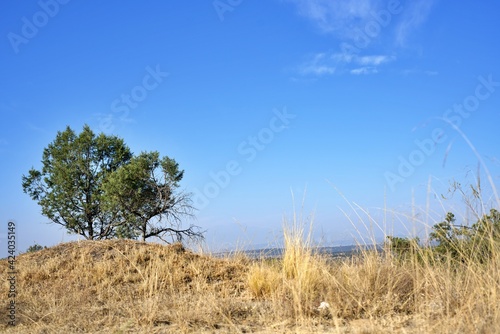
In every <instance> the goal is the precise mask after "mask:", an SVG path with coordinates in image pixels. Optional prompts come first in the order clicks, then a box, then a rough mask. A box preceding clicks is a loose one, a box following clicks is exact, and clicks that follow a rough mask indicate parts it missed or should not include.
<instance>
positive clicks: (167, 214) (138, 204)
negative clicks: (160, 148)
mask: <svg viewBox="0 0 500 334" xmlns="http://www.w3.org/2000/svg"><path fill="white" fill-rule="evenodd" d="M183 175H184V172H183V171H181V170H179V166H178V164H177V163H176V162H175V160H173V159H171V158H168V157H164V158H162V159H160V157H159V153H158V152H149V153H148V152H144V153H141V154H140V155H139V156H137V157H134V156H133V154H132V153H131V151H130V149H129V148H128V147H127V146H126V145H125V143H124V141H123V140H122V139H121V138H118V137H116V136H109V135H105V134H102V133H101V134H99V135H96V134H95V133H94V132H93V131H92V130H91V129H90V127H89V126H88V125H85V126H84V127H83V131H82V132H81V133H80V134H76V133H75V132H74V131H73V130H72V129H71V128H70V127H69V126H68V127H67V128H66V130H65V131H62V132H58V133H57V135H56V138H55V140H54V141H53V142H52V143H50V144H49V145H48V146H47V147H46V148H45V149H44V151H43V155H42V169H41V170H37V169H35V168H32V169H30V170H29V172H28V175H23V177H22V187H23V190H24V192H25V193H27V194H28V195H29V196H30V197H31V198H32V199H33V200H35V201H37V203H38V204H39V205H40V206H41V209H42V214H43V215H44V216H46V217H47V218H49V219H50V220H51V222H53V223H55V224H59V225H62V226H64V227H65V228H66V229H67V230H68V232H69V233H74V234H79V235H82V236H83V237H85V238H86V239H109V238H114V237H126V238H137V237H139V236H140V237H141V238H142V239H143V240H146V239H147V238H149V237H153V236H158V237H160V238H161V237H162V236H164V235H165V234H170V235H171V236H175V239H176V240H179V239H182V237H189V238H201V237H202V232H200V231H199V229H198V228H197V227H196V226H193V225H191V226H189V227H188V228H187V229H183V228H181V218H182V217H183V216H189V215H191V213H192V207H191V205H190V203H191V202H190V197H189V194H187V193H184V192H179V191H178V190H177V188H178V187H179V181H180V180H181V179H182V177H183Z"/></svg>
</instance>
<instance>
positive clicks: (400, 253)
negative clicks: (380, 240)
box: [384, 235, 420, 259]
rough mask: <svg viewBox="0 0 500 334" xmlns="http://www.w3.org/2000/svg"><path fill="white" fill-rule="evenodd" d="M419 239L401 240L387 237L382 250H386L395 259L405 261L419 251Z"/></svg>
mask: <svg viewBox="0 0 500 334" xmlns="http://www.w3.org/2000/svg"><path fill="white" fill-rule="evenodd" d="M419 242H420V239H419V238H418V237H415V238H411V239H410V238H401V237H394V236H390V235H388V236H387V237H386V241H385V243H384V246H385V247H384V248H385V249H388V250H390V251H391V252H392V254H394V255H395V256H396V257H398V258H400V259H406V258H408V257H409V256H410V255H412V254H414V253H415V252H416V251H417V250H418V249H419Z"/></svg>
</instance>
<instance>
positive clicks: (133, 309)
mask: <svg viewBox="0 0 500 334" xmlns="http://www.w3.org/2000/svg"><path fill="white" fill-rule="evenodd" d="M299 237H300V235H299ZM299 239H300V238H293V236H292V237H291V238H290V237H289V238H287V235H285V245H286V250H285V254H284V257H283V259H280V260H277V259H274V260H269V259H268V260H250V259H247V258H245V257H244V256H242V255H238V256H234V257H231V258H224V259H220V258H216V257H213V256H207V255H199V254H195V253H193V252H191V251H189V250H186V249H184V248H183V247H182V246H181V245H179V244H177V245H169V246H164V245H158V244H150V243H147V244H146V243H141V242H136V241H130V240H110V241H80V242H71V243H65V244H60V245H58V246H55V247H52V248H49V249H44V250H41V251H37V252H34V253H27V254H22V255H20V256H18V258H17V263H16V267H17V270H18V273H17V277H16V279H17V282H16V289H17V291H18V296H17V300H16V307H17V313H16V315H17V326H15V327H11V326H7V325H6V324H7V309H6V308H5V307H2V308H0V317H1V319H3V320H2V322H1V325H0V329H1V330H2V331H5V332H6V333H388V332H389V333H498V332H499V328H500V293H499V292H500V289H499V287H500V261H499V258H500V257H498V258H496V260H495V261H493V262H492V263H491V264H489V265H482V264H477V265H474V264H469V265H467V266H465V265H463V266H462V265H456V264H453V263H443V264H435V263H434V264H432V263H425V262H418V261H413V260H412V259H410V260H408V261H406V262H401V261H398V260H397V259H394V258H392V257H391V256H390V255H388V254H385V255H381V254H375V253H370V252H366V253H364V254H362V255H361V256H360V257H357V258H352V259H345V260H343V261H337V260H336V261H333V260H331V259H327V258H324V257H321V256H317V255H313V254H312V253H311V252H310V251H309V250H308V248H307V247H305V246H304V244H303V243H301V242H300V240H299ZM7 271H8V264H7V262H6V260H1V261H0V273H1V277H2V284H1V285H0V295H1V296H5V298H2V300H6V299H7V298H6V296H7V294H8V289H9V282H8V280H7V278H8V274H7ZM322 301H325V302H327V303H328V307H326V308H324V309H323V310H318V306H319V305H320V303H321V302H322Z"/></svg>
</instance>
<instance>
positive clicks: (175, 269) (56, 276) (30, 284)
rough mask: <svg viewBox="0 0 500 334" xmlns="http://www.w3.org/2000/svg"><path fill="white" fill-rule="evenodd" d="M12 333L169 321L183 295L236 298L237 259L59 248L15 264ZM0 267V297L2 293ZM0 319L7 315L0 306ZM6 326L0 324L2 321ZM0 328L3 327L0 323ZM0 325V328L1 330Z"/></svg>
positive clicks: (120, 244)
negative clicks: (202, 292)
mask: <svg viewBox="0 0 500 334" xmlns="http://www.w3.org/2000/svg"><path fill="white" fill-rule="evenodd" d="M16 270H17V274H16V290H17V298H16V308H17V312H16V313H17V314H16V316H17V321H16V322H17V323H18V326H16V327H15V328H6V329H8V330H9V331H13V332H16V331H18V332H44V331H45V332H47V331H48V332H59V330H60V332H65V331H66V332H75V331H84V332H97V331H98V330H100V329H102V328H114V330H116V329H117V326H118V329H119V330H120V331H121V330H123V328H122V327H120V326H122V325H123V323H124V321H125V322H126V323H127V324H128V325H126V326H125V327H127V326H132V327H134V328H136V326H155V325H159V324H170V323H171V322H172V321H173V320H172V319H173V318H175V316H176V315H175V314H173V313H174V312H173V310H182V308H179V305H178V304H179V302H182V299H183V298H189V296H190V294H191V295H195V294H199V292H200V291H204V294H205V295H206V293H207V292H208V293H209V295H210V296H212V297H214V298H215V299H218V298H225V297H227V296H228V295H241V293H242V292H243V290H244V284H245V277H246V276H245V273H246V270H247V269H246V266H245V265H244V264H243V263H242V262H241V261H235V260H234V259H233V260H228V259H217V258H213V257H209V256H202V255H199V254H195V253H193V252H191V251H189V250H187V249H185V248H184V247H183V246H182V245H181V244H174V245H160V244H153V243H143V242H137V241H132V240H106V241H78V242H70V243H63V244H60V245H57V246H55V247H51V248H48V249H43V250H40V251H37V252H34V253H27V254H22V255H20V256H18V257H17V261H16ZM8 271H9V268H8V264H7V261H6V260H2V261H1V262H0V274H1V277H2V284H1V286H0V295H2V296H7V294H8V290H9V282H8V280H7V278H8ZM0 318H2V319H6V318H7V310H6V309H5V308H4V307H2V308H1V309H0ZM4 323H5V322H4ZM4 323H2V325H4ZM0 328H1V327H0Z"/></svg>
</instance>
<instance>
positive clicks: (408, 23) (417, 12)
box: [395, 0, 437, 46]
mask: <svg viewBox="0 0 500 334" xmlns="http://www.w3.org/2000/svg"><path fill="white" fill-rule="evenodd" d="M436 1H437V0H419V1H408V2H406V3H405V7H404V11H403V12H402V13H401V19H400V20H399V22H398V24H397V25H396V28H395V36H396V42H397V43H398V45H400V46H406V44H407V40H408V37H409V35H410V34H412V33H413V32H414V31H415V30H417V29H418V28H419V27H420V26H421V25H422V24H423V23H424V22H425V21H426V20H427V18H428V17H429V15H430V13H431V9H432V7H433V6H434V4H435V3H436Z"/></svg>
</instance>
